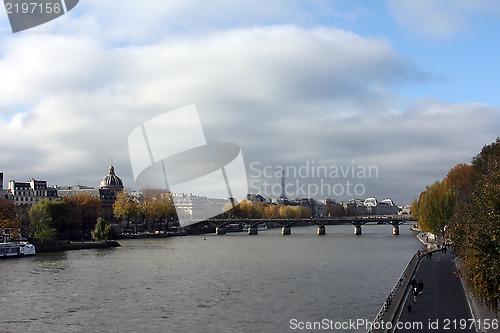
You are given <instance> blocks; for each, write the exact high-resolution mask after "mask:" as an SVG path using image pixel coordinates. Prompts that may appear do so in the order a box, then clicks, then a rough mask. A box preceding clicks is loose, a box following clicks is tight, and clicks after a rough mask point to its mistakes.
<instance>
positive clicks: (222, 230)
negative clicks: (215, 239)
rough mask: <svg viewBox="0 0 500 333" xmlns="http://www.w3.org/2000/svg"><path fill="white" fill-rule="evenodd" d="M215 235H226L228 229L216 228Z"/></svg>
mask: <svg viewBox="0 0 500 333" xmlns="http://www.w3.org/2000/svg"><path fill="white" fill-rule="evenodd" d="M215 234H216V235H225V234H226V228H225V227H222V226H221V227H216V228H215Z"/></svg>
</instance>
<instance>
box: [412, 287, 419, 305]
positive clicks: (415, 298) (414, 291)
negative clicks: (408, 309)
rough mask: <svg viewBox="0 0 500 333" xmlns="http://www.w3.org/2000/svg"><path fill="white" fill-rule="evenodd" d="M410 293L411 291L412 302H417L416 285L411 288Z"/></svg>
mask: <svg viewBox="0 0 500 333" xmlns="http://www.w3.org/2000/svg"><path fill="white" fill-rule="evenodd" d="M412 293H413V303H417V297H418V288H417V287H415V288H413V290H412Z"/></svg>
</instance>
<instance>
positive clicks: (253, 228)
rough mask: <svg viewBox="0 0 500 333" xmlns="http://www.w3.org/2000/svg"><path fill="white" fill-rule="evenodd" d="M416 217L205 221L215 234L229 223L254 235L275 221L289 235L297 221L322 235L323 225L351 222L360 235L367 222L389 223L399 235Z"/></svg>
mask: <svg viewBox="0 0 500 333" xmlns="http://www.w3.org/2000/svg"><path fill="white" fill-rule="evenodd" d="M416 221H418V219H415V218H413V217H411V216H410V215H369V216H341V217H314V218H299V219H239V218H231V219H228V218H226V219H216V218H212V219H209V220H206V221H205V222H206V223H210V224H213V225H214V226H215V227H216V229H215V230H216V231H215V232H216V234H218V235H223V234H225V233H226V232H227V230H228V228H229V226H231V225H240V226H241V225H247V226H248V234H249V235H256V234H258V233H259V231H258V230H259V229H258V226H259V225H260V224H266V225H267V223H275V224H278V225H280V226H281V234H282V235H290V234H291V233H292V225H294V224H297V223H309V224H315V225H317V226H318V229H317V234H318V235H324V234H325V233H326V228H325V226H327V225H340V224H352V225H353V226H354V234H355V235H361V233H362V230H361V226H363V225H365V224H367V223H375V224H390V225H392V227H393V229H392V234H393V235H399V226H400V225H402V224H404V223H406V222H416Z"/></svg>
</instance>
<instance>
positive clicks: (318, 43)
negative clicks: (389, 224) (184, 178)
mask: <svg viewBox="0 0 500 333" xmlns="http://www.w3.org/2000/svg"><path fill="white" fill-rule="evenodd" d="M499 35H500V3H499V2H498V1H494V0H474V1H472V0H470V1H468V0H456V1H440V0H420V1H412V0H398V1H396V0H387V1H346V0H325V1H322V0H309V1H300V0H296V1H288V0H286V1H285V0H276V1H275V0H270V1H266V2H256V1H247V0H238V1H222V0H218V1H211V2H210V3H209V4H208V3H207V2H206V1H198V0H187V1H182V2H181V1H165V0H161V1H160V0H150V1H147V2H144V1H137V0H127V1H118V0H107V1H99V0H80V2H79V4H78V5H77V6H76V7H75V8H74V9H73V10H71V11H70V12H68V13H67V14H66V15H64V16H61V17H59V18H57V19H55V20H53V21H51V22H48V23H46V24H44V25H41V26H38V27H35V28H32V29H29V30H25V31H22V32H18V33H12V31H11V28H10V25H9V20H8V17H7V14H6V12H5V11H2V10H0V170H1V171H3V172H4V186H5V187H6V186H7V182H8V181H9V180H16V181H28V180H29V179H31V178H35V179H42V180H47V182H48V184H49V185H58V186H67V185H76V184H81V185H86V186H94V187H97V186H99V180H100V178H101V177H103V176H105V175H106V174H107V171H108V168H109V166H110V164H111V163H112V164H113V165H114V167H115V171H116V174H117V175H118V176H120V177H121V178H122V179H123V182H124V184H125V187H126V188H129V189H135V190H138V189H139V188H138V185H137V184H136V182H135V179H134V174H133V171H132V166H131V161H130V156H129V149H128V137H129V135H130V133H131V132H132V131H133V130H134V129H136V128H137V127H138V126H141V124H143V123H145V122H147V121H148V120H150V119H153V118H154V117H157V116H159V115H162V114H165V113H166V112H169V111H172V110H177V109H179V108H183V107H186V106H189V105H195V106H196V109H197V111H198V114H199V119H200V122H201V124H202V127H203V131H204V135H205V138H206V141H207V142H209V143H210V142H231V143H234V144H237V145H239V147H240V149H241V154H242V157H243V159H244V164H245V166H246V176H247V181H248V184H249V192H252V193H257V192H260V193H262V194H264V195H265V196H270V197H277V196H278V195H279V194H280V191H281V190H280V185H279V184H280V182H281V180H280V174H281V168H286V170H287V173H286V182H287V195H288V196H289V197H294V196H300V197H302V196H313V197H317V198H326V197H330V198H333V199H336V200H346V199H349V198H351V197H360V198H366V197H369V196H375V197H377V198H378V199H379V200H381V199H384V198H392V199H393V200H394V201H395V202H396V203H397V204H400V205H403V204H408V203H411V201H412V200H414V199H415V198H418V196H419V194H420V192H421V191H423V190H424V189H425V187H426V186H427V185H429V184H431V183H433V182H434V181H436V180H441V179H443V178H444V177H445V176H446V174H447V172H448V171H449V169H450V168H452V167H453V166H455V165H456V164H458V163H470V161H471V158H472V157H473V156H474V155H476V154H477V153H478V152H479V151H480V150H481V148H482V147H483V146H485V145H488V144H490V143H492V142H493V141H494V140H495V139H496V138H497V137H498V136H499V135H500V94H498V87H499V86H500V84H499V83H500V58H499V57H498V54H499V51H500V41H499V39H498V36H499ZM180 136H182V134H180ZM180 136H178V135H177V134H176V133H173V132H168V133H165V140H170V142H174V143H175V142H176V140H180V139H179V138H180ZM299 171H300V172H299ZM368 171H371V172H368ZM315 172H316V173H315ZM321 172H323V173H321ZM266 184H267V185H266ZM310 184H316V185H313V186H312V185H310ZM349 191H350V192H349Z"/></svg>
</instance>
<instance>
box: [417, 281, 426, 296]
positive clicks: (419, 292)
mask: <svg viewBox="0 0 500 333" xmlns="http://www.w3.org/2000/svg"><path fill="white" fill-rule="evenodd" d="M423 290H424V283H423V282H422V280H419V281H418V283H417V291H418V294H419V295H420V294H421V293H422V291H423Z"/></svg>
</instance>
